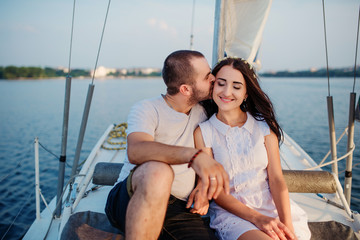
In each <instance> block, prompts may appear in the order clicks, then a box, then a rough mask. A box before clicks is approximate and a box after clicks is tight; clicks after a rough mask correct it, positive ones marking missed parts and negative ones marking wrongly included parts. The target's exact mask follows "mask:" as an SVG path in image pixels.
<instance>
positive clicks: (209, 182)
mask: <svg viewBox="0 0 360 240" xmlns="http://www.w3.org/2000/svg"><path fill="white" fill-rule="evenodd" d="M191 166H192V168H193V169H194V171H195V172H196V174H197V175H198V176H199V178H200V180H201V182H202V186H201V189H199V190H200V194H202V195H203V196H206V195H207V198H208V199H209V200H210V199H212V198H214V199H216V198H217V197H218V196H219V194H220V192H221V191H222V190H224V192H225V193H226V194H229V192H230V190H229V176H228V174H227V173H226V171H225V169H224V168H223V166H222V165H221V164H220V163H218V162H217V161H215V159H213V158H212V157H211V156H210V155H209V154H206V153H204V152H201V153H200V154H199V155H198V156H197V157H196V158H195V159H194V161H193V163H192V165H191Z"/></svg>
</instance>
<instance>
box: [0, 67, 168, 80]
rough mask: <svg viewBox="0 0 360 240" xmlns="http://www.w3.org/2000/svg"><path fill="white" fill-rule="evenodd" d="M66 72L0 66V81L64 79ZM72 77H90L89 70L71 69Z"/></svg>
mask: <svg viewBox="0 0 360 240" xmlns="http://www.w3.org/2000/svg"><path fill="white" fill-rule="evenodd" d="M66 75H67V72H65V71H64V70H63V69H55V68H50V67H45V68H41V67H16V66H7V67H1V66H0V79H41V78H57V77H66ZM71 76H72V77H91V72H90V71H89V70H83V69H72V70H71ZM108 76H111V77H124V76H125V77H132V76H136V77H158V76H161V72H158V71H156V72H151V73H143V72H142V71H141V70H132V71H128V72H127V73H126V74H124V73H122V72H121V71H116V72H112V73H109V74H108Z"/></svg>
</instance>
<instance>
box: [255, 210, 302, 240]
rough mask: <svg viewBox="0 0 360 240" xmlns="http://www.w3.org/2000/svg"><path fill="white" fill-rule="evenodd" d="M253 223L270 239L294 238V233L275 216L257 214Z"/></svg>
mask: <svg viewBox="0 0 360 240" xmlns="http://www.w3.org/2000/svg"><path fill="white" fill-rule="evenodd" d="M254 224H255V225H256V226H257V227H258V228H259V229H260V230H261V231H263V232H264V233H266V234H267V235H269V236H270V237H271V238H272V239H275V240H279V239H281V240H287V239H296V236H295V234H294V233H293V232H292V231H290V230H289V228H287V227H286V226H285V224H283V223H282V222H280V220H279V219H277V218H272V217H268V216H265V215H262V216H259V217H257V218H256V221H254Z"/></svg>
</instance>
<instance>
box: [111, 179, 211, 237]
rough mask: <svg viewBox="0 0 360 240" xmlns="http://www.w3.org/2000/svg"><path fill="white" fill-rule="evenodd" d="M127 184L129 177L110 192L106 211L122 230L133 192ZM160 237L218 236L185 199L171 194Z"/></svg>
mask: <svg viewBox="0 0 360 240" xmlns="http://www.w3.org/2000/svg"><path fill="white" fill-rule="evenodd" d="M130 179H131V176H130ZM127 185H129V186H131V182H130V181H128V178H126V179H124V181H122V182H120V183H118V184H116V185H115V186H114V187H113V189H112V190H111V191H110V193H109V196H108V199H107V202H106V207H105V212H106V215H107V217H108V219H109V221H110V223H111V224H112V225H113V226H114V227H116V228H118V229H120V230H121V231H122V232H125V215H126V209H127V206H128V204H129V201H130V195H129V194H131V191H128V188H127ZM130 190H131V189H130ZM159 239H161V240H167V239H173V240H174V239H194V240H195V239H197V240H199V239H217V238H216V237H215V234H214V232H213V230H212V229H210V227H209V224H208V222H207V221H206V220H205V218H203V217H201V216H200V215H198V214H193V213H191V212H190V210H189V209H187V208H186V202H185V201H182V200H180V199H177V198H176V197H174V196H170V199H169V203H168V208H167V211H166V216H165V221H164V225H163V228H162V231H161V234H160V236H159Z"/></svg>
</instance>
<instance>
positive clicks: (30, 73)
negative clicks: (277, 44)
mask: <svg viewBox="0 0 360 240" xmlns="http://www.w3.org/2000/svg"><path fill="white" fill-rule="evenodd" d="M66 75H67V73H66V72H65V71H64V70H63V69H56V68H50V67H45V68H41V67H16V66H7V67H1V66H0V79H27V78H28V79H41V78H57V77H66ZM260 75H261V76H264V77H327V70H326V69H325V68H322V69H319V70H311V71H310V70H306V71H295V72H293V71H279V72H263V73H260ZM71 76H72V77H91V73H90V71H89V70H83V69H72V70H71ZM108 76H112V77H124V76H125V77H126V76H138V77H148V76H161V72H152V73H149V74H145V73H143V72H142V71H128V72H127V73H126V74H123V73H121V71H116V72H113V73H110V74H109V75H108ZM329 76H330V77H354V68H337V69H329ZM356 76H357V77H360V67H356Z"/></svg>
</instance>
